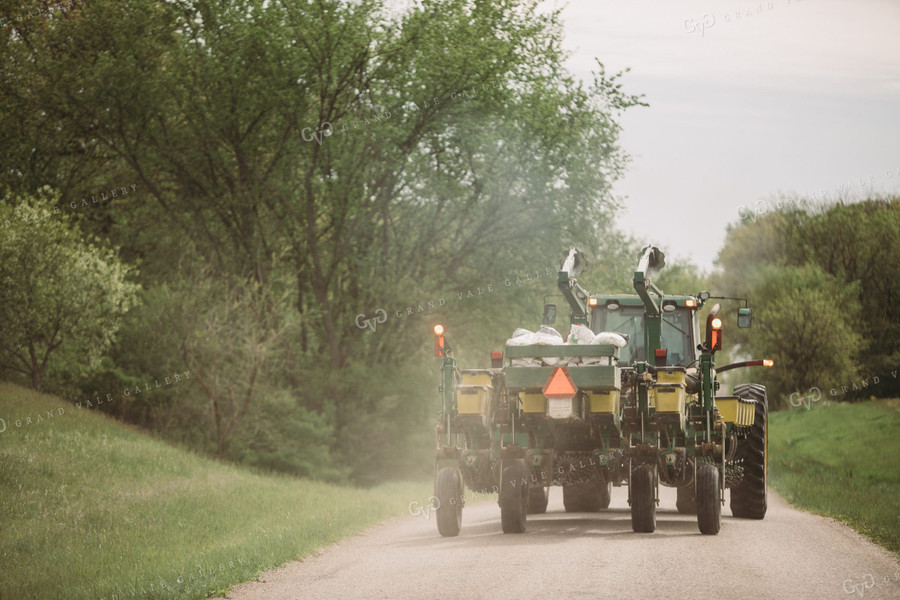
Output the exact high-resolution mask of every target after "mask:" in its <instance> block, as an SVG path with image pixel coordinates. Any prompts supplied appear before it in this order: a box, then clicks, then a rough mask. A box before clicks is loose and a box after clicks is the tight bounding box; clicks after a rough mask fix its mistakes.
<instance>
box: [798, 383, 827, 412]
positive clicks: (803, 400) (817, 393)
mask: <svg viewBox="0 0 900 600" xmlns="http://www.w3.org/2000/svg"><path fill="white" fill-rule="evenodd" d="M807 392H808V393H807V394H806V395H805V396H801V395H800V392H794V393H793V394H791V406H793V407H794V408H796V407H798V406H804V405H805V406H806V410H809V409H810V406H811V404H812V403H813V402H818V401H819V400H821V399H822V390H820V389H819V388H817V387H811V388H809V389H808V390H807Z"/></svg>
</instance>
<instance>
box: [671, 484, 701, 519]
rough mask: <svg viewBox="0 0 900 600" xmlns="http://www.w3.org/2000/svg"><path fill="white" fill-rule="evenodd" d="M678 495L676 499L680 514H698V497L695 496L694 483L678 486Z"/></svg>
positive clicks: (676, 506)
mask: <svg viewBox="0 0 900 600" xmlns="http://www.w3.org/2000/svg"><path fill="white" fill-rule="evenodd" d="M677 491H678V496H677V498H676V500H675V508H677V509H678V514H680V515H696V514H697V499H696V498H694V484H693V483H692V484H691V485H685V486H682V487H680V488H677Z"/></svg>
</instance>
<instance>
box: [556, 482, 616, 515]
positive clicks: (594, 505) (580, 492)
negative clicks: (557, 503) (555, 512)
mask: <svg viewBox="0 0 900 600" xmlns="http://www.w3.org/2000/svg"><path fill="white" fill-rule="evenodd" d="M611 487H612V484H611V483H604V482H603V481H600V480H596V479H595V480H593V481H588V482H586V483H573V484H570V485H564V486H563V506H564V507H565V509H566V512H597V511H599V510H600V509H601V508H609V496H610V488H611Z"/></svg>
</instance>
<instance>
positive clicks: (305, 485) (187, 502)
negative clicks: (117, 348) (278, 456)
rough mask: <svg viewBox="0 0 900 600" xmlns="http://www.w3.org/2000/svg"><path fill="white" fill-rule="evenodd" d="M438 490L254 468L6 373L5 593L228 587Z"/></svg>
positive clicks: (0, 498)
mask: <svg viewBox="0 0 900 600" xmlns="http://www.w3.org/2000/svg"><path fill="white" fill-rule="evenodd" d="M59 409H62V413H60V410H59ZM51 413H52V416H50V415H51ZM38 416H40V417H41V419H40V420H38ZM430 493H431V482H430V481H427V482H410V483H391V484H385V485H383V486H379V487H376V488H373V489H369V490H360V489H355V488H349V487H341V486H335V485H330V484H325V483H319V482H313V481H304V480H299V479H294V478H290V477H284V476H277V475H264V474H258V473H254V472H250V471H248V470H245V469H241V468H239V467H235V466H231V465H225V464H221V463H217V462H215V461H212V460H209V459H207V458H204V457H201V456H198V455H195V454H192V453H189V452H186V451H184V450H180V449H178V448H174V447H172V446H169V445H167V444H165V443H163V442H160V441H158V440H155V439H153V438H151V437H148V436H147V435H145V434H142V433H140V432H138V431H137V430H135V429H133V428H129V427H127V426H123V425H122V424H120V423H117V422H116V421H114V420H112V419H109V418H106V417H105V416H103V415H101V414H99V413H97V412H95V411H89V410H86V409H85V410H80V411H79V410H78V409H76V408H75V407H74V406H72V405H71V404H68V403H66V402H64V401H62V400H60V399H58V398H55V397H53V396H46V395H42V394H36V393H34V392H32V391H30V390H26V389H24V388H20V387H17V386H12V385H7V384H0V573H2V576H0V598H10V599H13V598H14V599H16V600H26V599H30V598H67V599H91V600H102V599H104V598H106V599H107V600H112V599H113V598H116V599H117V600H124V599H125V598H129V599H131V598H137V599H140V600H151V599H156V598H206V597H208V596H209V595H221V594H222V593H223V592H224V591H225V590H227V589H228V588H229V587H230V586H232V585H234V584H236V583H240V582H243V581H248V580H252V579H254V578H255V577H256V575H257V574H258V573H259V572H261V571H264V570H267V569H271V568H273V567H275V566H277V565H279V564H283V563H284V562H287V561H289V560H291V559H295V558H298V557H301V556H305V555H308V554H310V553H313V552H315V551H316V550H317V549H318V548H322V547H325V546H328V545H330V544H332V543H334V542H335V541H337V540H340V539H342V538H344V537H347V536H348V535H352V534H354V533H356V532H359V531H361V530H363V529H364V528H365V527H367V526H369V525H371V524H373V523H376V522H378V521H380V520H382V519H384V518H387V517H390V516H393V515H397V514H402V513H403V512H404V511H405V510H406V509H407V507H408V506H409V503H410V502H411V501H414V500H421V499H424V498H427V497H428V496H429V495H430Z"/></svg>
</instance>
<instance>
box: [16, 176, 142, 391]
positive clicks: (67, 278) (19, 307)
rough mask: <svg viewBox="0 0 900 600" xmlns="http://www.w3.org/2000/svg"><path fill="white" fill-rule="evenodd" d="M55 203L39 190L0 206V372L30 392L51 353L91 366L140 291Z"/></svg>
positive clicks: (55, 199)
mask: <svg viewBox="0 0 900 600" xmlns="http://www.w3.org/2000/svg"><path fill="white" fill-rule="evenodd" d="M58 201H59V195H58V194H57V193H55V192H53V191H51V190H50V189H49V188H42V189H40V190H39V191H38V193H37V195H35V196H26V197H21V196H20V197H17V198H15V199H14V200H12V201H11V202H7V203H4V204H2V205H0V226H2V236H0V367H2V368H4V369H7V370H9V371H13V372H16V373H21V374H24V375H26V376H28V378H29V379H30V381H31V386H32V387H33V388H34V389H35V390H39V389H40V387H41V377H42V376H43V374H44V372H45V371H46V370H47V367H48V365H49V364H50V359H51V357H52V356H57V355H63V354H65V355H67V356H68V357H69V358H70V360H73V361H78V362H80V363H82V364H88V365H90V364H96V362H97V360H98V359H99V358H100V357H101V356H102V355H103V353H104V352H105V351H106V350H107V349H108V348H109V347H110V344H111V343H112V340H113V337H114V335H115V333H116V330H117V329H118V327H119V324H120V322H121V319H122V316H123V315H124V314H125V312H126V311H127V310H128V309H129V308H130V307H131V306H133V305H134V303H135V298H136V291H137V289H138V286H137V285H136V284H134V283H131V282H130V281H128V277H129V275H130V274H131V273H132V269H131V268H130V267H128V266H127V265H125V264H123V263H122V262H120V261H119V259H118V258H117V255H116V251H115V250H113V249H108V248H103V247H102V246H100V244H99V241H97V240H96V239H91V238H90V237H87V236H84V235H82V234H81V233H80V232H79V231H78V230H77V229H75V228H73V227H71V225H70V224H69V222H68V220H67V219H66V218H65V216H63V215H62V214H61V213H59V211H58V210H56V206H57V203H58Z"/></svg>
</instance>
